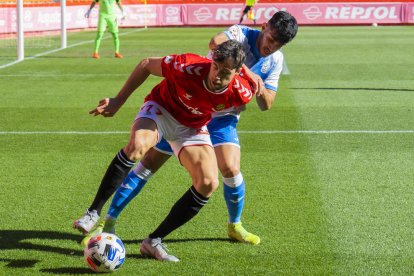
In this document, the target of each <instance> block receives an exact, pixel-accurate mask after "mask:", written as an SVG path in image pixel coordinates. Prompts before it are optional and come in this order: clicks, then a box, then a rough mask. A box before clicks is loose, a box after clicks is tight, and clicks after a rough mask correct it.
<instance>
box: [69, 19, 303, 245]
mask: <svg viewBox="0 0 414 276" xmlns="http://www.w3.org/2000/svg"><path fill="white" fill-rule="evenodd" d="M297 29H298V26H297V22H296V19H295V18H294V17H293V16H292V15H290V14H289V13H287V12H284V11H279V12H277V13H275V14H274V15H273V16H272V18H271V19H270V20H269V21H268V22H267V23H264V24H263V25H262V28H261V30H260V31H259V30H256V29H253V28H249V27H246V26H241V25H234V26H231V27H230V28H229V29H228V30H226V31H224V32H222V33H219V34H217V35H216V36H214V37H213V38H212V39H211V41H210V44H209V47H210V49H215V47H216V46H217V45H219V44H221V43H223V42H224V41H226V40H229V39H232V40H237V41H239V42H241V43H242V44H243V48H244V51H245V52H246V54H247V57H246V61H245V65H244V67H245V69H250V70H247V71H249V72H250V74H251V77H252V78H254V79H255V80H256V81H257V83H258V91H257V94H256V101H257V104H258V105H259V107H260V109H261V110H263V111H264V110H268V109H269V108H270V107H271V106H272V104H273V101H274V99H275V97H276V91H277V89H278V81H279V76H280V73H281V72H282V67H283V54H282V52H281V51H280V49H281V47H282V46H283V45H285V44H287V43H288V42H290V41H291V40H292V39H293V38H294V37H295V35H296V33H297ZM239 117H240V114H239V110H236V109H229V110H225V111H221V112H217V113H215V114H214V115H213V119H212V120H211V121H210V123H209V124H208V130H209V133H210V137H211V140H212V143H213V146H214V150H215V154H216V158H217V163H218V167H219V170H220V172H221V174H222V176H223V183H224V185H223V186H224V197H225V200H226V204H227V209H228V214H229V223H228V228H227V234H228V236H229V238H231V239H233V240H236V241H239V242H244V243H248V244H259V243H260V238H259V237H258V236H257V235H254V234H252V233H250V232H248V231H246V230H245V229H244V227H243V226H242V224H241V215H242V211H243V207H244V197H245V183H244V179H243V176H242V174H241V172H240V144H239V138H238V134H237V128H236V127H237V123H238V121H239ZM171 155H172V150H171V148H170V147H169V145H168V143H167V142H166V141H161V142H160V143H159V144H157V145H156V146H155V147H154V148H152V149H151V150H150V151H148V152H147V153H146V155H145V157H144V158H143V159H142V160H141V161H140V162H139V163H138V165H137V166H136V167H135V168H134V169H133V170H132V171H131V172H130V173H129V174H128V176H127V177H126V179H125V180H124V182H123V183H122V184H121V186H120V187H119V189H118V190H117V192H116V194H115V196H114V199H113V201H112V204H111V207H110V209H109V211H108V214H107V215H106V217H105V221H106V223H105V230H108V231H109V230H111V229H113V226H114V223H115V221H116V219H117V218H118V216H119V214H120V212H121V211H122V210H123V209H124V208H125V206H126V205H127V204H128V203H129V202H130V201H131V200H132V199H133V198H134V197H135V196H136V195H137V194H138V193H139V192H140V191H141V189H142V187H143V186H144V185H145V183H146V182H147V181H148V179H149V178H150V177H151V176H152V174H154V173H155V172H156V171H157V170H158V169H159V168H160V167H161V166H162V165H163V164H164V163H165V162H166V161H167V160H168V158H169V157H170V156H171ZM117 188H118V187H108V186H102V185H101V186H100V187H99V190H98V193H97V194H96V196H95V199H94V201H93V203H92V205H91V206H90V207H89V208H88V210H87V212H86V213H85V215H84V216H83V217H81V218H80V219H79V220H76V221H75V222H74V227H75V228H77V229H79V230H81V231H82V232H84V233H88V232H89V231H90V230H91V229H92V227H93V226H94V225H95V224H96V222H97V220H98V218H99V215H100V212H101V209H102V206H103V205H104V204H105V202H106V201H107V200H108V199H109V198H110V196H111V195H112V194H113V193H114V191H115V190H116V189H117ZM97 231H102V227H98V228H96V230H95V231H92V232H91V233H90V234H89V235H88V236H92V235H94V234H96V232H97ZM87 240H88V237H86V238H85V239H84V242H86V241H87Z"/></svg>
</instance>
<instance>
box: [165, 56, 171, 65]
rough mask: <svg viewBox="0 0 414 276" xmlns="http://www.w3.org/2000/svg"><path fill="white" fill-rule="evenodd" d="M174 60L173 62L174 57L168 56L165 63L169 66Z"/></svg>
mask: <svg viewBox="0 0 414 276" xmlns="http://www.w3.org/2000/svg"><path fill="white" fill-rule="evenodd" d="M172 60H173V57H172V56H166V57H165V59H164V62H165V63H166V64H168V63H170V62H171V61H172Z"/></svg>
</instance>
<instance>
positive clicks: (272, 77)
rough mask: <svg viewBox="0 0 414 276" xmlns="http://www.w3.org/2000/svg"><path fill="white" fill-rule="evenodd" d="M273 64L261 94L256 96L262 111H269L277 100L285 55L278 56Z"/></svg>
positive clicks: (265, 78) (265, 77)
mask: <svg viewBox="0 0 414 276" xmlns="http://www.w3.org/2000/svg"><path fill="white" fill-rule="evenodd" d="M273 62H274V63H273V66H272V69H271V71H270V73H269V74H267V75H265V76H264V79H263V81H264V85H263V89H262V90H261V93H257V94H256V102H257V105H258V106H259V108H260V110H261V111H266V110H269V109H270V108H271V107H272V105H273V102H274V101H275V99H276V91H277V90H278V86H279V78H280V74H281V73H282V69H283V54H281V53H280V54H279V55H277V56H276V57H275V59H274V60H273Z"/></svg>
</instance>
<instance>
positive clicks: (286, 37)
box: [268, 11, 298, 45]
mask: <svg viewBox="0 0 414 276" xmlns="http://www.w3.org/2000/svg"><path fill="white" fill-rule="evenodd" d="M268 25H269V27H270V28H271V29H272V30H276V32H277V38H276V40H277V41H278V42H280V43H281V44H283V45H285V44H286V43H288V42H289V41H291V40H292V39H293V38H294V37H295V36H296V33H297V32H298V23H297V22H296V18H295V17H293V15H291V14H290V13H288V12H285V11H278V12H276V13H275V14H274V15H273V16H272V18H270V20H269V22H268Z"/></svg>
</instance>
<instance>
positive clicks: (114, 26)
mask: <svg viewBox="0 0 414 276" xmlns="http://www.w3.org/2000/svg"><path fill="white" fill-rule="evenodd" d="M107 24H108V31H109V32H110V33H111V34H112V40H113V41H114V46H115V57H116V58H123V56H122V55H121V54H120V53H119V35H118V33H119V30H118V22H117V18H116V16H111V17H108V18H107Z"/></svg>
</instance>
